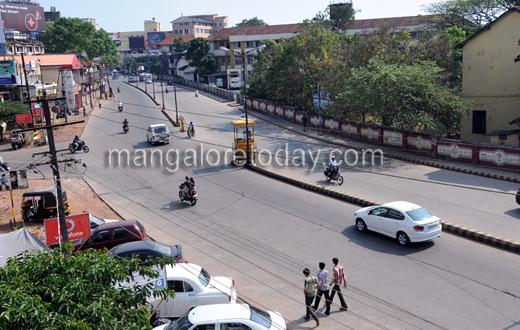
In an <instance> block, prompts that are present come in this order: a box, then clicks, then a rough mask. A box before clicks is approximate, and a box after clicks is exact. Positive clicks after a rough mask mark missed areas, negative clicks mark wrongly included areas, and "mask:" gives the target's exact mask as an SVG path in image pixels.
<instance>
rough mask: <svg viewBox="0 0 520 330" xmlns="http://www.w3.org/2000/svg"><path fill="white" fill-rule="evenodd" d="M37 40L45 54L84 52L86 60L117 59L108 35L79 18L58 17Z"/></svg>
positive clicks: (115, 49)
mask: <svg viewBox="0 0 520 330" xmlns="http://www.w3.org/2000/svg"><path fill="white" fill-rule="evenodd" d="M38 39H39V40H40V41H41V42H43V44H44V45H45V52H46V53H80V52H84V53H86V54H87V57H88V58H93V57H101V56H105V57H113V58H117V48H116V44H115V43H114V42H113V41H112V39H110V37H109V35H108V33H107V32H106V31H105V30H103V29H100V30H97V31H96V28H95V27H94V25H92V24H90V23H87V22H83V21H82V20H81V19H79V18H66V17H60V18H59V19H57V20H56V21H55V22H54V23H53V24H52V25H49V26H48V27H47V32H46V33H45V34H40V35H38ZM113 61H115V59H113Z"/></svg>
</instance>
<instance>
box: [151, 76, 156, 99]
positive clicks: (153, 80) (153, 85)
mask: <svg viewBox="0 0 520 330" xmlns="http://www.w3.org/2000/svg"><path fill="white" fill-rule="evenodd" d="M152 87H153V99H154V100H155V79H153V78H152Z"/></svg>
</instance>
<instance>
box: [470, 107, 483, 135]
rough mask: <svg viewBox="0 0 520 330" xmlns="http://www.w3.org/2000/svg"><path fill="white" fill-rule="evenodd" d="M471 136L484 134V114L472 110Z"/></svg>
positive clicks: (480, 111)
mask: <svg viewBox="0 0 520 330" xmlns="http://www.w3.org/2000/svg"><path fill="white" fill-rule="evenodd" d="M472 133H473V134H486V112H485V111H482V110H473V130H472Z"/></svg>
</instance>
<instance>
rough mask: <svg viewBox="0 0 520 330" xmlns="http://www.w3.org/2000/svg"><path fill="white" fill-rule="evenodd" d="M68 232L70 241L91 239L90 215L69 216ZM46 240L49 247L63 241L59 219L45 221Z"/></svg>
mask: <svg viewBox="0 0 520 330" xmlns="http://www.w3.org/2000/svg"><path fill="white" fill-rule="evenodd" d="M67 232H68V234H69V240H71V241H74V240H77V239H80V238H87V237H90V219H89V216H88V213H84V214H76V215H69V216H67ZM45 238H46V239H47V245H51V244H58V243H59V242H61V241H62V237H61V231H60V228H59V220H58V218H53V219H49V220H45Z"/></svg>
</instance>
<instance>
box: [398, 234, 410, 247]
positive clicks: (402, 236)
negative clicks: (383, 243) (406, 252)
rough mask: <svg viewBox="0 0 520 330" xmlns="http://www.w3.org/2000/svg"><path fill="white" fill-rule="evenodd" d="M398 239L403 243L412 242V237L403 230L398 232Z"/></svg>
mask: <svg viewBox="0 0 520 330" xmlns="http://www.w3.org/2000/svg"><path fill="white" fill-rule="evenodd" d="M397 240H398V241H399V244H401V245H408V244H409V243H410V238H409V237H408V235H406V233H403V232H402V231H400V232H398V233H397Z"/></svg>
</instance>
